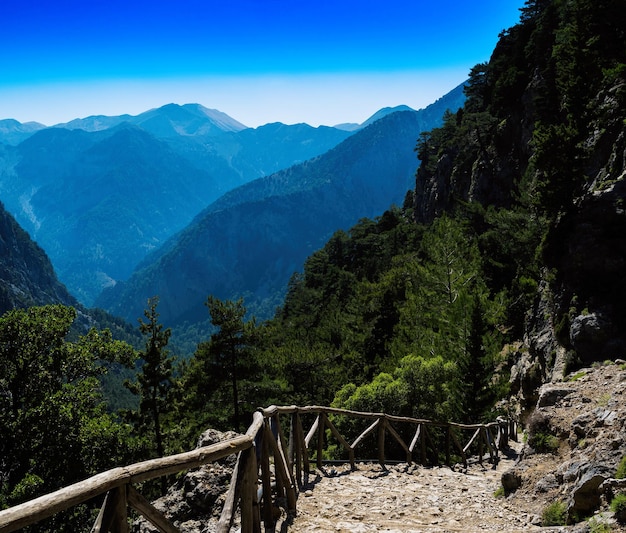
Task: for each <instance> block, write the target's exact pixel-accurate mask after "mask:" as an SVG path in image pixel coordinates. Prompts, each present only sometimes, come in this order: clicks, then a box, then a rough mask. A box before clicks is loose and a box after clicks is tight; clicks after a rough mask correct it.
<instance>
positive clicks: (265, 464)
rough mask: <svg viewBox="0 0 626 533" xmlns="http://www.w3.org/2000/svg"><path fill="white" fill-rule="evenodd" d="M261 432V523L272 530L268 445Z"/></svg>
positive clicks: (264, 434) (264, 433)
mask: <svg viewBox="0 0 626 533" xmlns="http://www.w3.org/2000/svg"><path fill="white" fill-rule="evenodd" d="M266 434H267V432H266V431H265V430H263V433H262V435H263V437H262V441H261V450H262V451H261V485H262V487H263V523H264V524H265V529H266V530H270V531H271V530H272V529H273V528H274V524H275V522H274V513H273V512H272V506H273V504H272V481H271V477H270V476H271V474H270V451H269V450H270V445H269V442H267V438H266Z"/></svg>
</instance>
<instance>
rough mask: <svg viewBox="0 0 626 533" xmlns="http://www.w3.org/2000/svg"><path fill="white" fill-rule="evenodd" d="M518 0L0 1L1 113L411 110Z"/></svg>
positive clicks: (338, 115) (452, 80)
mask: <svg viewBox="0 0 626 533" xmlns="http://www.w3.org/2000/svg"><path fill="white" fill-rule="evenodd" d="M523 4H524V1H523V0H479V1H469V0H466V1H459V0H428V1H426V0H360V1H355V0H315V1H310V0H308V1H303V0H302V1H301V0H258V1H257V0H254V1H253V0H222V1H216V0H178V1H171V0H166V1H159V0H152V1H150V2H147V1H143V0H141V1H134V0H125V1H122V0H106V1H105V0H54V1H52V0H2V2H1V5H0V118H15V119H17V120H19V121H20V122H26V121H31V120H35V121H38V122H42V123H44V124H47V125H51V124H55V123H59V122H65V121H68V120H71V119H73V118H77V117H85V116H88V115H96V114H105V115H117V114H122V113H129V114H133V115H134V114H138V113H140V112H142V111H145V110H147V109H150V108H153V107H158V106H161V105H164V104H167V103H170V102H174V103H178V104H183V103H189V102H195V103H200V104H202V105H204V106H206V107H209V108H214V109H219V110H220V111H223V112H225V113H227V114H228V115H230V116H232V117H233V118H235V119H237V120H239V121H240V122H243V123H244V124H246V125H248V126H258V125H260V124H264V123H267V122H274V121H281V122H285V123H297V122H308V123H309V124H312V125H318V124H328V125H332V124H336V123H340V122H363V121H364V120H365V119H367V118H368V117H369V116H370V115H372V114H373V113H374V112H376V111H377V110H378V109H380V108H382V107H386V106H396V105H400V104H405V105H409V106H411V107H413V108H415V109H419V108H422V107H424V106H426V105H428V104H429V103H431V102H433V101H434V100H436V99H437V98H438V97H440V96H442V95H443V94H445V93H446V92H448V91H449V90H451V89H453V88H454V87H455V86H456V85H458V84H459V83H461V82H463V81H464V80H465V78H466V77H467V73H468V72H469V69H470V68H471V67H472V66H473V65H475V64H476V63H479V62H481V61H487V60H488V59H489V56H490V54H491V52H492V50H493V48H494V46H495V44H496V42H497V38H498V34H499V33H500V31H502V30H503V29H506V28H508V27H510V26H512V25H513V24H515V23H516V22H517V21H518V20H519V8H520V7H522V5H523Z"/></svg>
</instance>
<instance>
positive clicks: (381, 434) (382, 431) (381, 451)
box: [378, 417, 387, 468]
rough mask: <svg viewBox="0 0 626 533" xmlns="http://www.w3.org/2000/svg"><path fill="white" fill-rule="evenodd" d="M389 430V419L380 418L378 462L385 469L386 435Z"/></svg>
mask: <svg viewBox="0 0 626 533" xmlns="http://www.w3.org/2000/svg"><path fill="white" fill-rule="evenodd" d="M386 430H387V419H386V418H384V417H383V418H380V423H379V424H378V462H379V463H380V465H381V466H382V467H383V468H384V467H385V433H386Z"/></svg>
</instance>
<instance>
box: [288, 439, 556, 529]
mask: <svg viewBox="0 0 626 533" xmlns="http://www.w3.org/2000/svg"><path fill="white" fill-rule="evenodd" d="M516 458H517V450H516V449H513V448H512V449H511V452H510V453H509V454H508V455H506V456H501V460H500V461H499V463H498V465H497V468H493V466H492V465H490V464H489V463H488V462H485V463H484V464H483V465H482V466H481V465H479V464H473V465H470V466H469V467H468V469H467V470H464V469H456V470H455V469H451V468H449V467H436V468H424V467H421V466H416V465H410V466H409V465H406V464H400V465H392V466H387V467H386V468H383V467H381V466H380V465H378V464H359V465H358V468H357V470H356V471H354V472H351V471H350V467H349V465H342V466H339V467H327V468H325V474H326V475H325V476H323V475H320V473H319V472H317V473H314V474H313V476H312V479H311V482H310V483H309V486H307V487H305V488H304V489H303V491H302V492H301V493H300V496H299V498H298V514H297V516H296V517H295V518H293V519H291V520H283V522H282V524H279V526H278V528H277V530H282V531H293V532H314V531H315V532H318V531H329V532H330V531H333V532H345V533H348V532H369V531H382V532H387V533H391V532H394V533H396V532H397V533H399V532H403V533H404V532H407V533H408V532H417V531H428V532H441V533H443V532H456V531H494V532H495V531H539V530H541V531H550V530H551V529H550V528H541V527H539V526H538V523H539V521H540V517H538V516H537V515H535V514H533V513H532V512H526V511H524V510H522V509H520V508H519V505H518V504H516V505H515V506H514V505H510V504H509V503H508V502H507V500H506V499H505V498H503V497H500V498H497V497H496V496H495V495H494V493H495V492H496V491H497V490H498V488H499V487H500V486H501V475H502V473H503V472H504V471H506V470H507V469H509V468H511V467H512V466H513V464H514V463H515V460H516ZM316 474H317V475H316ZM559 530H561V528H554V529H553V531H559Z"/></svg>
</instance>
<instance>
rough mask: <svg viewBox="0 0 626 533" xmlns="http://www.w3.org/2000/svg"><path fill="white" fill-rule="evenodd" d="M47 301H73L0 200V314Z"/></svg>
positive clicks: (73, 302) (71, 303)
mask: <svg viewBox="0 0 626 533" xmlns="http://www.w3.org/2000/svg"><path fill="white" fill-rule="evenodd" d="M50 303H63V304H66V305H76V304H77V302H76V300H75V299H74V298H73V297H72V296H71V295H70V294H69V293H68V291H67V289H66V288H65V287H64V286H63V285H62V284H61V283H60V282H59V280H58V279H57V277H56V275H55V273H54V269H53V268H52V264H51V263H50V260H49V259H48V257H47V256H46V254H45V253H44V251H43V250H42V249H41V248H40V247H39V246H37V244H36V243H35V242H33V241H32V240H31V239H30V237H29V236H28V233H26V232H25V231H24V230H23V229H22V228H21V227H20V226H19V224H18V223H17V222H16V221H15V219H14V218H13V217H12V216H11V215H10V214H9V213H8V212H7V211H5V209H4V206H3V205H2V204H1V203H0V314H2V313H4V312H5V311H8V310H10V309H14V308H16V307H28V306H31V305H44V304H50Z"/></svg>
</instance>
